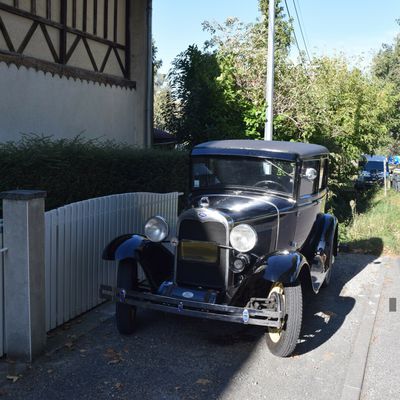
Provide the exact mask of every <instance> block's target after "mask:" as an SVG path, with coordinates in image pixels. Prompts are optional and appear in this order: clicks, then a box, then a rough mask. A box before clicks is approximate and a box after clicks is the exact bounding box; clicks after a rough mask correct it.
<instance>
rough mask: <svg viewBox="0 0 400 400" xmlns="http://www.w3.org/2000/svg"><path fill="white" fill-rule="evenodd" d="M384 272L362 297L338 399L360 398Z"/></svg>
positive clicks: (353, 399)
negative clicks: (353, 339)
mask: <svg viewBox="0 0 400 400" xmlns="http://www.w3.org/2000/svg"><path fill="white" fill-rule="evenodd" d="M386 262H390V259H383V260H382V264H385V263H386ZM386 273H387V271H386V270H385V273H383V274H381V275H379V278H378V279H379V280H378V283H377V284H376V285H374V286H373V287H372V291H371V293H370V295H369V296H368V297H365V298H364V304H363V307H362V314H361V315H362V321H361V324H360V326H359V329H358V332H357V336H356V339H355V341H354V348H353V352H352V356H351V358H350V361H349V365H348V370H347V374H346V378H345V382H344V386H343V390H342V395H341V397H340V400H359V399H360V396H361V390H362V384H363V380H364V373H365V367H366V365H367V360H368V352H369V346H370V341H371V338H372V334H373V330H374V325H375V319H376V316H377V313H378V308H379V304H380V300H381V297H382V289H383V282H384V279H385V276H386Z"/></svg>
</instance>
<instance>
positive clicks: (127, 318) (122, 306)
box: [115, 260, 137, 335]
mask: <svg viewBox="0 0 400 400" xmlns="http://www.w3.org/2000/svg"><path fill="white" fill-rule="evenodd" d="M136 281H137V266H136V261H134V260H123V261H120V262H119V263H118V271H117V287H118V288H123V289H124V290H132V289H133V288H134V287H135V285H136ZM115 318H116V320H117V329H118V332H119V333H121V334H122V335H130V334H131V333H133V331H134V330H135V326H136V323H135V321H136V307H135V306H131V305H129V304H126V303H121V302H119V301H118V302H117V303H116V305H115Z"/></svg>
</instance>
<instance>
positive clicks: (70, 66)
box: [0, 0, 152, 146]
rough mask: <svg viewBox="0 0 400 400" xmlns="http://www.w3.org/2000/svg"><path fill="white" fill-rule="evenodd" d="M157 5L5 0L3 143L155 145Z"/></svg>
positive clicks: (0, 27)
mask: <svg viewBox="0 0 400 400" xmlns="http://www.w3.org/2000/svg"><path fill="white" fill-rule="evenodd" d="M151 77H152V74H151V0H0V140H1V141H4V140H16V139H18V137H19V135H20V134H21V133H31V132H34V133H38V134H45V135H53V136H54V137H73V136H76V135H78V134H83V135H84V136H86V137H89V138H105V139H115V140H117V141H122V142H126V143H129V144H135V145H139V146H148V145H149V144H150V143H151V140H150V132H151V128H152V127H151V125H152V124H151V114H152V113H151V110H152V84H151Z"/></svg>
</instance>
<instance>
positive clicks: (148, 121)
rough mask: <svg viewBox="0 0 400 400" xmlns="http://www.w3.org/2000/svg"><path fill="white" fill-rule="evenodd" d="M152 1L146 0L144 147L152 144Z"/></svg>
mask: <svg viewBox="0 0 400 400" xmlns="http://www.w3.org/2000/svg"><path fill="white" fill-rule="evenodd" d="M152 3H153V1H152V0H147V10H146V14H147V15H146V19H147V21H146V25H147V68H146V106H145V123H144V126H145V136H146V137H145V147H152V146H153V35H152V19H153V4H152Z"/></svg>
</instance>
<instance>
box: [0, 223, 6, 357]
mask: <svg viewBox="0 0 400 400" xmlns="http://www.w3.org/2000/svg"><path fill="white" fill-rule="evenodd" d="M3 247H4V242H3V221H2V220H0V249H3ZM4 338H5V336H4V254H3V253H0V357H1V356H2V355H3V354H4Z"/></svg>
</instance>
